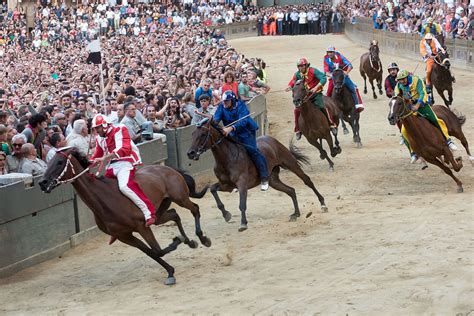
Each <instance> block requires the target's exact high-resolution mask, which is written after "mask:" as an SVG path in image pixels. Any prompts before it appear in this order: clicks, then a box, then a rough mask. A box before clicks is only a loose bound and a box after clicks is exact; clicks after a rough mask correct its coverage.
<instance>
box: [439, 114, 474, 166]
mask: <svg viewBox="0 0 474 316" xmlns="http://www.w3.org/2000/svg"><path fill="white" fill-rule="evenodd" d="M431 108H432V109H433V111H434V112H435V113H436V116H437V117H438V118H440V119H442V120H443V121H444V123H445V124H446V127H447V128H448V133H449V135H451V136H454V137H456V138H457V139H459V140H460V141H461V144H462V145H463V147H464V148H465V149H466V153H467V154H468V158H469V161H471V163H473V162H474V157H473V156H471V152H470V151H469V144H468V143H467V139H466V136H464V132H463V131H462V125H463V124H464V123H465V122H466V117H465V116H464V115H462V114H459V115H456V114H455V113H453V111H451V109H449V108H448V107H446V106H444V105H433V106H432V107H431Z"/></svg>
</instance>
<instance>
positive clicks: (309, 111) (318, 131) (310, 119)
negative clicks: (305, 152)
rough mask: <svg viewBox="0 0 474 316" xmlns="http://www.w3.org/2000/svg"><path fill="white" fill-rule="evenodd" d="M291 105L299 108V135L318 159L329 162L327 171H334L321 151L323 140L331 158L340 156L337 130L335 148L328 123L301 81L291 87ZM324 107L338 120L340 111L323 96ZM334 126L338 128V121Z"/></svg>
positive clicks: (329, 160)
mask: <svg viewBox="0 0 474 316" xmlns="http://www.w3.org/2000/svg"><path fill="white" fill-rule="evenodd" d="M292 91H293V104H294V105H295V107H296V108H299V107H300V108H301V115H300V117H299V119H298V125H299V127H300V130H301V133H302V134H303V135H304V137H306V139H307V140H308V142H309V143H310V144H311V145H313V146H314V147H316V148H317V149H318V150H319V153H320V156H319V157H320V158H321V159H326V160H327V161H328V162H329V170H331V171H332V170H334V163H333V162H332V160H331V159H330V158H329V156H328V154H327V152H326V151H325V150H324V149H323V139H325V140H326V142H327V143H328V145H329V149H330V150H331V157H336V155H337V154H340V153H341V151H342V149H341V147H340V146H339V140H338V139H337V129H336V133H335V135H334V141H335V144H336V146H333V142H332V137H331V130H330V128H329V122H328V120H327V118H326V116H325V115H324V114H323V112H321V110H319V109H318V107H317V106H316V105H314V104H313V103H312V102H311V100H310V99H311V95H307V93H308V92H307V90H306V87H305V85H304V83H303V81H302V80H298V81H296V82H295V85H294V86H293V89H292ZM323 100H324V105H325V106H326V108H327V109H328V111H329V112H330V113H331V116H332V117H335V118H339V115H340V110H339V108H338V106H337V105H336V103H335V102H334V99H331V98H329V97H327V96H323ZM335 123H336V125H337V126H339V119H338V120H336V121H335Z"/></svg>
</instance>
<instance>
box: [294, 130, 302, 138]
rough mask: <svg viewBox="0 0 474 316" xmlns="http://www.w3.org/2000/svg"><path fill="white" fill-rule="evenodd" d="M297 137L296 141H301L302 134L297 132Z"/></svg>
mask: <svg viewBox="0 0 474 316" xmlns="http://www.w3.org/2000/svg"><path fill="white" fill-rule="evenodd" d="M295 137H296V140H300V139H301V132H300V131H297V132H295Z"/></svg>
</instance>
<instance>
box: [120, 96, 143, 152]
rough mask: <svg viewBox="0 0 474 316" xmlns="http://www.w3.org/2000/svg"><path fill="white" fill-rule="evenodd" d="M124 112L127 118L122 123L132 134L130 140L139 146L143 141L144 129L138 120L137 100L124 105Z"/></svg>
mask: <svg viewBox="0 0 474 316" xmlns="http://www.w3.org/2000/svg"><path fill="white" fill-rule="evenodd" d="M123 110H124V112H125V117H124V118H123V119H122V121H120V123H122V124H124V125H125V126H126V127H127V130H128V133H129V134H130V138H131V139H132V141H133V142H134V143H135V144H138V143H140V142H141V141H142V135H141V132H142V127H141V125H140V124H139V123H138V121H137V119H136V115H137V107H136V99H132V100H128V101H127V102H126V103H125V104H124V105H123Z"/></svg>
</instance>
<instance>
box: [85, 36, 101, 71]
mask: <svg viewBox="0 0 474 316" xmlns="http://www.w3.org/2000/svg"><path fill="white" fill-rule="evenodd" d="M87 50H88V51H89V56H87V60H86V63H88V64H90V63H92V64H96V65H100V64H102V58H101V55H100V40H98V39H97V40H93V41H92V42H90V43H89V44H88V45H87Z"/></svg>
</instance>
